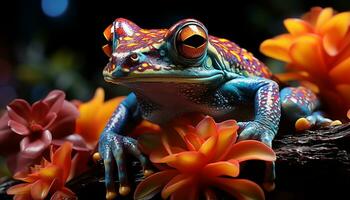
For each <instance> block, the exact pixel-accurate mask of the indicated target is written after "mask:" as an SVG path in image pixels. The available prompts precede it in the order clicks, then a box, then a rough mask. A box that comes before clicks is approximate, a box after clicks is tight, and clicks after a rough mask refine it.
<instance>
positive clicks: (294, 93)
mask: <svg viewBox="0 0 350 200" xmlns="http://www.w3.org/2000/svg"><path fill="white" fill-rule="evenodd" d="M281 99H282V100H281V101H282V103H283V105H284V106H285V107H286V108H287V109H290V108H293V109H294V111H293V110H288V111H289V112H295V111H296V109H297V110H300V111H302V112H303V113H304V114H305V115H311V113H312V112H313V111H314V110H315V109H316V108H317V107H318V106H319V100H318V98H317V96H316V95H315V94H314V93H313V92H312V91H311V90H309V89H307V88H305V87H288V88H284V89H283V90H282V91H281Z"/></svg>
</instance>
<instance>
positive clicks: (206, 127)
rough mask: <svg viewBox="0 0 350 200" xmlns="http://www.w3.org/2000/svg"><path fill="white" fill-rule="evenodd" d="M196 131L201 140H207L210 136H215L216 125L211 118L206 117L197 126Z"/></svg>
mask: <svg viewBox="0 0 350 200" xmlns="http://www.w3.org/2000/svg"><path fill="white" fill-rule="evenodd" d="M196 130H197V133H198V135H199V136H200V137H201V138H203V139H207V138H209V137H210V136H212V135H215V134H216V124H215V121H214V119H213V118H212V117H209V116H206V117H205V118H204V119H203V120H202V121H200V122H199V123H198V124H197V126H196Z"/></svg>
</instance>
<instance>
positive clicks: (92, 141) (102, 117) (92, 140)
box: [75, 88, 159, 149]
mask: <svg viewBox="0 0 350 200" xmlns="http://www.w3.org/2000/svg"><path fill="white" fill-rule="evenodd" d="M104 97H105V92H104V90H103V89H102V88H97V89H96V92H95V95H94V97H93V98H92V99H91V100H90V101H88V102H86V103H81V104H78V108H79V112H80V115H79V117H78V119H77V121H76V130H75V132H76V133H78V134H79V135H81V136H82V137H83V138H84V139H85V141H86V143H87V144H88V146H89V147H90V148H91V149H94V148H95V146H96V144H97V142H98V139H99V137H100V134H101V133H102V131H103V129H104V128H105V126H106V124H107V122H108V120H109V118H110V117H111V116H112V114H113V112H114V110H115V109H116V108H117V106H118V105H119V104H120V103H121V102H122V101H123V100H124V98H125V97H123V96H121V97H116V98H113V99H110V100H108V101H106V102H105V101H104ZM157 131H159V126H158V125H156V124H153V123H151V122H149V121H146V120H143V121H142V122H141V123H140V124H139V125H138V126H137V127H136V128H135V129H134V130H133V131H132V132H131V133H130V134H129V136H138V135H139V134H142V133H145V132H157Z"/></svg>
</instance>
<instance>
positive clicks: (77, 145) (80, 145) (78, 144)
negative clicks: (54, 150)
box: [51, 134, 93, 151]
mask: <svg viewBox="0 0 350 200" xmlns="http://www.w3.org/2000/svg"><path fill="white" fill-rule="evenodd" d="M67 141H68V142H71V143H72V144H73V149H75V150H77V151H90V150H92V149H93V147H91V148H90V147H88V146H87V145H86V142H85V140H84V138H82V137H81V135H79V134H71V135H68V136H67V137H64V138H60V139H53V140H52V142H51V143H52V144H54V145H57V146H61V145H62V144H63V143H64V142H67Z"/></svg>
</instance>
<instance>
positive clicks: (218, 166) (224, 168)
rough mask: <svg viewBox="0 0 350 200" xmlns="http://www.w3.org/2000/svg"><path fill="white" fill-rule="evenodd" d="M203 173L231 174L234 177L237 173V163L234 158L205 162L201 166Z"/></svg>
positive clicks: (214, 175) (215, 175)
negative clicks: (202, 166) (205, 163)
mask: <svg viewBox="0 0 350 200" xmlns="http://www.w3.org/2000/svg"><path fill="white" fill-rule="evenodd" d="M202 173H203V175H205V176H210V177H217V176H231V177H236V176H238V174H239V164H238V162H237V161H235V160H230V161H221V162H215V163H210V164H207V165H206V166H205V167H204V168H203V172H202Z"/></svg>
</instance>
